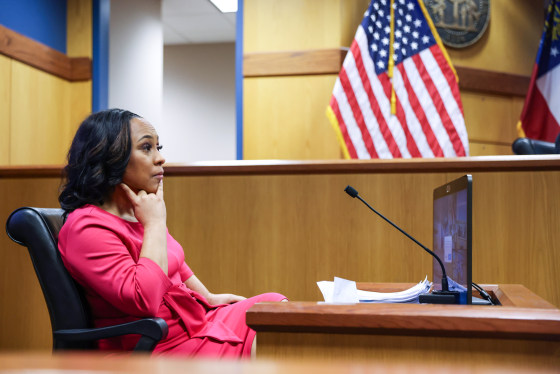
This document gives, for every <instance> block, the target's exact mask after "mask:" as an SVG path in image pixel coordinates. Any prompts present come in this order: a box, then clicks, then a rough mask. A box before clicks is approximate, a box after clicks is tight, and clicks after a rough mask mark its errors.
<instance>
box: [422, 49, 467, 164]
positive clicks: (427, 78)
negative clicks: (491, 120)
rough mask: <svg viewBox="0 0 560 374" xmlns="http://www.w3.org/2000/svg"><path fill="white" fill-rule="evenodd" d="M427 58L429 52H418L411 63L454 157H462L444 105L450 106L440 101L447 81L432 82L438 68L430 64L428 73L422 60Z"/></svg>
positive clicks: (459, 145) (429, 54) (459, 144)
mask: <svg viewBox="0 0 560 374" xmlns="http://www.w3.org/2000/svg"><path fill="white" fill-rule="evenodd" d="M429 57H431V52H430V50H429V49H426V50H424V51H422V52H420V54H418V55H415V56H413V57H412V61H414V64H415V65H416V69H417V70H418V73H419V74H420V76H421V77H422V80H423V82H424V85H425V86H426V89H427V90H428V92H429V93H430V97H431V98H432V103H433V105H434V107H435V110H436V111H437V112H438V114H439V117H440V120H441V124H442V126H443V127H444V128H445V131H446V132H447V135H448V136H449V140H450V141H451V145H452V146H453V150H454V153H455V155H457V156H464V155H465V154H464V153H463V146H462V144H461V139H460V138H459V135H458V134H457V130H455V125H454V124H453V121H452V120H451V117H450V115H449V112H448V108H447V106H446V104H445V103H446V102H447V103H448V105H451V104H449V101H447V100H444V99H442V96H445V92H441V90H444V88H445V86H446V85H447V81H445V80H443V79H441V80H440V81H439V82H434V79H433V78H434V76H435V77H436V79H437V78H438V77H439V76H438V75H437V73H436V72H435V71H434V70H436V69H437V70H439V67H438V66H437V65H435V64H431V65H429V66H430V71H428V68H427V67H426V64H425V61H423V60H424V59H428V58H429ZM430 73H431V74H430ZM442 80H443V82H442ZM436 83H438V84H436ZM448 96H449V95H448Z"/></svg>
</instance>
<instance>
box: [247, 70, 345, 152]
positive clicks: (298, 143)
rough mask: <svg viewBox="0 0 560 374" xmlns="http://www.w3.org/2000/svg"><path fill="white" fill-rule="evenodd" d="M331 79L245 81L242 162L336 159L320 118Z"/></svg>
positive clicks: (323, 117) (327, 128) (323, 119)
mask: <svg viewBox="0 0 560 374" xmlns="http://www.w3.org/2000/svg"><path fill="white" fill-rule="evenodd" d="M335 80H336V76H334V75H318V76H306V77H270V78H249V79H245V80H244V87H243V91H244V93H243V95H244V97H245V99H244V103H245V106H244V113H245V114H244V124H243V148H244V149H243V152H244V158H245V159H263V158H266V159H301V160H310V159H338V158H341V157H342V152H341V149H340V145H339V143H338V140H337V139H336V134H335V132H334V130H333V129H332V127H331V124H330V123H329V121H328V120H327V117H326V115H325V110H326V104H325V103H328V102H329V100H330V90H331V88H332V87H333V85H334V82H335Z"/></svg>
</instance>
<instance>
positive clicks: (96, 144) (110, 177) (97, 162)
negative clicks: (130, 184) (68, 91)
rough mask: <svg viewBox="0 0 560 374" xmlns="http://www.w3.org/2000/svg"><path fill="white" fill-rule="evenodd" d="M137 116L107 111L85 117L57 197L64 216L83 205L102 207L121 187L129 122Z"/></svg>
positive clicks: (126, 158) (75, 137) (120, 111)
mask: <svg viewBox="0 0 560 374" xmlns="http://www.w3.org/2000/svg"><path fill="white" fill-rule="evenodd" d="M135 117H139V116H138V115H137V114H134V113H132V112H129V111H127V110H122V109H108V110H104V111H101V112H97V113H93V114H91V115H90V116H89V117H87V118H86V119H85V120H84V121H83V122H82V124H81V125H80V127H79V128H78V131H77V132H76V135H75V136H74V140H73V141H72V145H71V146H70V150H69V151H68V165H66V167H65V168H64V178H65V180H66V183H65V184H64V186H63V187H62V192H61V193H60V195H59V197H58V201H59V202H60V206H61V207H62V209H64V211H65V215H67V214H68V213H70V212H72V211H74V210H75V209H77V208H80V207H82V206H84V205H85V204H103V201H104V199H106V198H107V197H108V196H109V195H110V194H111V193H112V192H113V191H114V190H115V187H116V186H117V185H118V184H119V183H121V181H122V177H123V175H124V171H125V169H126V166H127V165H128V160H129V159H130V152H131V147H132V146H131V138H130V120H131V119H132V118H135Z"/></svg>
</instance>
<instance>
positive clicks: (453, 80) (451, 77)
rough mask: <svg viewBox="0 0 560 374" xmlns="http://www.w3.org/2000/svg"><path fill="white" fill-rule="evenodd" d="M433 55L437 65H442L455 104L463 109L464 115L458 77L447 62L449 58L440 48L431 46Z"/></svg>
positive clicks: (462, 114)
mask: <svg viewBox="0 0 560 374" xmlns="http://www.w3.org/2000/svg"><path fill="white" fill-rule="evenodd" d="M431 51H432V57H433V58H434V59H435V60H436V62H437V65H438V66H439V67H440V69H441V72H442V73H443V76H444V77H445V79H446V80H447V85H448V87H449V88H450V90H451V93H452V95H453V99H454V100H455V104H457V106H458V107H459V110H460V111H461V116H464V112H463V103H462V102H461V95H460V94H459V85H458V84H457V83H458V82H457V77H456V75H455V72H454V71H453V69H451V66H449V64H448V63H447V59H446V58H445V56H444V55H443V52H442V51H441V49H439V48H431Z"/></svg>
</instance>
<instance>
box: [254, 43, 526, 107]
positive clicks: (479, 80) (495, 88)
mask: <svg viewBox="0 0 560 374" xmlns="http://www.w3.org/2000/svg"><path fill="white" fill-rule="evenodd" d="M346 53H347V48H338V49H336V48H333V49H317V50H307V51H287V52H268V53H266V52H259V53H247V54H245V55H244V57H243V75H244V77H246V78H248V77H275V76H297V75H314V74H337V75H338V73H339V71H340V69H341V67H342V62H343V61H344V58H345V57H346ZM455 68H456V70H457V75H458V77H459V87H460V88H461V89H462V90H466V91H476V92H483V93H490V94H498V95H507V96H521V97H525V95H526V94H527V90H528V88H529V82H530V80H531V77H529V76H524V75H517V74H507V73H500V72H494V71H489V70H482V69H474V68H469V67H464V66H456V67H455Z"/></svg>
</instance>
